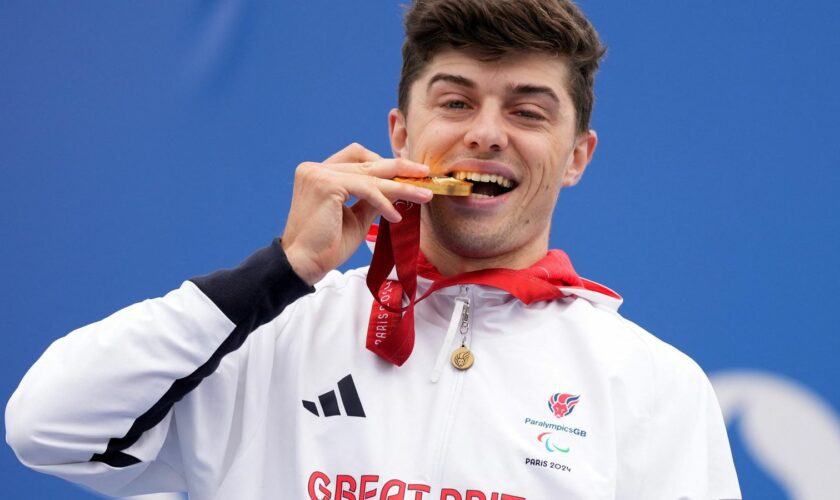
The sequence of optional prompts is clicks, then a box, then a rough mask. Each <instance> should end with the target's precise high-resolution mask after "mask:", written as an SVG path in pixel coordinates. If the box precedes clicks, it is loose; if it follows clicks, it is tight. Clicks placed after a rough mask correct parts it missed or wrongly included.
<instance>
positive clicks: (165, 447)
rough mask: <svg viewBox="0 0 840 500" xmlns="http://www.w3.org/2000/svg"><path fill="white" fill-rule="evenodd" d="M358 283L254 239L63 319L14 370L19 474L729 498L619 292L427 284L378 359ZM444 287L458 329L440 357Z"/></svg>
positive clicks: (658, 351) (228, 488) (478, 498)
mask: <svg viewBox="0 0 840 500" xmlns="http://www.w3.org/2000/svg"><path fill="white" fill-rule="evenodd" d="M365 276H366V269H359V270H354V271H350V272H348V273H345V274H340V273H338V272H332V273H330V274H329V275H327V277H326V278H325V279H324V280H323V281H322V282H321V283H319V284H318V286H317V287H316V289H317V290H316V291H314V292H312V291H311V289H309V288H308V287H307V286H306V285H305V284H304V283H303V282H302V281H301V280H300V279H299V278H298V277H297V276H296V275H294V273H293V272H292V271H291V269H290V268H289V266H288V263H287V262H286V260H285V256H284V255H283V254H282V250H281V249H280V246H279V244H278V242H276V241H275V242H274V243H273V244H272V245H271V246H270V247H268V248H266V249H263V250H261V251H259V252H257V253H256V254H254V256H252V257H251V258H250V259H249V260H247V261H245V262H244V263H243V264H242V265H241V266H240V267H238V268H236V269H234V270H230V271H220V272H218V273H215V274H213V275H210V276H208V277H204V278H199V279H195V280H192V281H187V282H185V283H184V284H183V285H182V286H181V287H180V288H179V289H177V290H174V291H172V292H170V293H169V294H167V295H166V296H164V297H162V298H159V299H154V300H147V301H144V302H141V303H139V304H135V305H132V306H130V307H127V308H125V309H123V310H121V311H119V312H117V313H115V314H114V315H112V316H110V317H108V318H106V319H104V320H102V321H99V322H97V323H94V324H91V325H88V326H86V327H83V328H80V329H79V330H76V331H74V332H72V333H70V334H69V335H67V336H66V337H64V338H62V339H59V340H58V341H56V342H55V343H54V344H53V345H51V346H50V348H49V349H48V350H47V351H46V352H45V353H44V355H43V356H42V357H41V359H40V360H39V361H38V362H37V363H36V364H35V365H34V366H33V367H32V368H31V369H30V371H29V372H28V373H27V374H26V376H25V377H24V379H23V381H22V382H21V384H20V387H19V388H18V389H17V391H16V392H15V393H14V395H13V396H12V398H11V400H10V401H9V404H8V407H7V409H6V428H7V441H8V443H9V444H10V445H11V446H12V447H13V448H14V450H15V453H16V454H17V456H18V457H19V458H20V460H21V461H22V462H23V463H24V464H26V465H27V466H29V467H31V468H33V469H36V470H39V471H42V472H45V473H48V474H53V475H56V476H60V477H63V478H66V479H68V480H70V481H74V482H77V483H80V484H83V485H86V486H89V487H91V488H93V489H95V490H98V491H101V492H104V493H106V494H111V495H132V494H140V493H147V492H153V491H176V490H188V491H189V492H190V498H194V499H269V498H270V499H293V500H300V499H316V498H317V499H336V500H342V499H353V500H356V499H358V500H365V499H376V500H397V499H406V500H421V499H422V500H438V499H440V500H517V499H528V500H551V499H566V498H568V499H576V498H580V499H639V500H650V499H678V498H679V499H712V498H714V499H718V498H727V499H729V498H740V492H739V488H738V483H737V479H736V475H735V469H734V466H733V463H732V456H731V453H730V450H729V445H728V441H727V437H726V429H725V427H724V424H723V421H722V418H721V414H720V409H719V407H718V404H717V401H716V399H715V395H714V393H713V391H712V388H711V386H710V384H709V382H708V380H707V378H706V376H705V375H704V374H703V372H702V371H701V369H700V368H699V367H698V366H697V365H696V364H695V363H694V362H693V361H692V360H691V359H689V358H688V357H686V356H685V355H683V354H681V353H680V352H678V351H677V350H676V349H674V348H673V347H671V346H669V345H667V344H665V343H663V342H661V341H660V340H658V339H656V338H655V337H653V336H652V335H650V334H649V333H647V332H646V331H644V330H642V329H641V328H639V327H638V326H636V325H635V324H633V323H631V322H629V321H627V320H625V319H623V318H622V317H621V316H620V315H619V314H618V313H617V312H616V310H615V309H616V308H617V305H618V303H620V301H618V300H616V299H614V298H611V297H608V296H606V295H601V294H598V293H595V292H592V291H589V290H584V289H570V290H564V291H565V292H567V293H569V294H570V295H569V296H568V298H567V299H564V300H558V301H552V302H540V303H536V304H532V305H530V306H526V305H524V304H523V303H521V302H519V301H518V300H516V299H514V298H513V297H511V296H510V295H509V294H508V293H507V292H504V291H501V290H498V289H494V288H488V287H484V286H478V285H468V286H463V285H462V286H456V287H451V288H445V289H442V290H439V291H437V292H434V293H433V294H432V295H431V296H430V297H429V298H428V299H426V300H425V301H423V302H420V303H419V304H418V305H417V308H416V311H415V322H416V332H417V335H416V345H415V347H414V352H413V354H412V356H411V358H410V359H409V360H408V362H406V363H405V365H403V366H402V367H395V366H393V365H391V364H389V363H387V362H385V361H383V360H382V359H380V358H378V357H377V356H376V355H374V354H373V353H371V352H370V351H368V350H366V349H365V348H364V342H365V335H366V332H367V326H368V319H369V316H370V310H371V303H372V299H371V296H370V293H369V291H368V289H367V288H366V285H365ZM429 285H430V283H429V282H428V281H427V280H423V279H422V278H421V279H420V281H419V285H418V286H419V292H420V293H422V292H423V290H424V289H425V288H427V287H428V286H429ZM459 295H460V296H462V301H463V298H464V297H465V298H468V299H469V313H470V314H469V321H470V333H469V335H468V336H467V337H466V338H463V339H462V338H461V335H460V334H457V335H454V336H453V337H452V339H451V345H446V346H444V345H443V343H444V339H445V337H446V335H445V334H446V332H447V329H448V325H449V323H450V316H451V315H452V313H453V309H454V305H455V303H456V298H457V297H458V296H459ZM298 297H299V298H298ZM296 299H297V300H296ZM281 310H282V313H280V314H279V315H277V313H278V312H279V311H281ZM462 341H464V342H466V344H467V345H468V347H469V348H470V349H471V350H472V352H473V353H474V354H475V364H474V366H472V368H470V369H468V370H465V371H459V370H456V369H455V368H453V366H452V365H451V364H449V363H448V358H447V362H446V364H445V365H443V369H442V371H441V372H440V376H439V380H437V382H432V381H431V380H430V379H431V378H432V372H433V369H434V367H435V364H436V361H437V359H438V354H439V352H440V351H441V350H443V351H444V353H447V354H448V353H449V352H451V351H452V350H454V349H455V348H456V347H458V346H460V345H461V342H462ZM564 403H565V405H564ZM555 409H556V410H557V415H560V416H559V417H558V416H556V415H555Z"/></svg>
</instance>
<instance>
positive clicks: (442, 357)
mask: <svg viewBox="0 0 840 500" xmlns="http://www.w3.org/2000/svg"><path fill="white" fill-rule="evenodd" d="M469 291H470V287H469V285H461V289H460V293H459V294H458V296H457V297H456V298H455V307H454V309H453V311H452V317H451V318H450V320H449V327H448V328H447V331H446V338H445V340H444V341H443V345H442V346H441V349H440V352H438V358H437V362H436V363H435V369H434V370H433V372H432V382H437V381H438V380H440V376H441V374H442V373H443V370H444V368H445V367H446V363H447V361H449V359H450V355H451V353H452V351H453V350H454V347H453V343H454V340H455V334H456V333H459V334H460V335H461V344H465V343H466V342H467V341H468V340H469V339H468V335H469V332H470V327H471V326H472V325H471V322H470V297H469ZM453 371H456V370H453ZM448 382H450V384H451V385H449V387H448V388H447V389H448V392H449V394H448V401H446V402H445V404H444V406H443V407H442V409H443V410H444V411H443V412H441V413H442V415H441V416H442V419H443V420H442V427H441V428H440V431H439V432H440V434H439V435H438V437H437V439H436V440H435V441H436V443H435V444H436V446H435V448H434V458H433V468H432V478H431V479H432V484H435V485H437V487H440V481H441V477H442V475H443V461H444V459H445V457H446V454H447V451H448V449H449V433H450V431H451V429H452V424H453V422H454V420H455V412H456V410H457V407H458V404H457V403H458V396H459V394H460V392H461V387H462V385H463V382H464V378H463V377H457V376H456V377H452V378H451V379H449V381H448Z"/></svg>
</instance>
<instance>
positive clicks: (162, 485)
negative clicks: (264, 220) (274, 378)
mask: <svg viewBox="0 0 840 500" xmlns="http://www.w3.org/2000/svg"><path fill="white" fill-rule="evenodd" d="M312 291H314V289H313V288H312V287H310V286H309V285H307V284H306V283H305V282H303V281H302V280H301V279H300V278H299V277H298V276H297V275H296V274H295V273H294V271H293V270H292V269H291V267H290V265H289V263H288V261H287V260H286V257H285V254H284V253H283V250H282V248H281V246H280V241H279V240H275V241H273V242H272V244H271V245H270V246H268V247H266V248H263V249H261V250H259V251H257V252H256V253H255V254H253V255H252V256H251V257H249V258H248V259H247V260H245V261H244V262H243V263H242V264H240V265H239V266H238V267H236V268H234V269H230V270H223V271H218V272H216V273H213V274H211V275H208V276H204V277H200V278H194V279H191V280H189V281H186V282H184V283H183V285H182V286H181V287H180V288H178V289H177V290H174V291H172V292H170V293H168V294H167V295H166V296H164V297H162V298H157V299H152V300H146V301H143V302H141V303H138V304H134V305H132V306H129V307H127V308H125V309H123V310H121V311H118V312H117V313H115V314H113V315H111V316H109V317H108V318H105V319H103V320H101V321H99V322H96V323H93V324H91V325H88V326H85V327H82V328H80V329H78V330H75V331H73V332H71V333H70V334H68V335H67V336H66V337H64V338H61V339H59V340H57V341H56V342H54V343H53V344H52V345H51V346H50V347H49V348H48V349H47V351H46V352H45V353H44V354H43V355H42V356H41V358H40V359H39V360H38V361H37V362H36V363H35V364H34V365H33V366H32V368H30V370H29V371H28V372H27V374H26V375H25V376H24V378H23V380H22V381H21V383H20V385H19V387H18V388H17V390H16V391H15V392H14V394H13V395H12V397H11V399H10V400H9V403H8V405H7V407H6V441H7V442H8V443H9V445H10V446H11V447H12V448H13V449H14V451H15V454H16V455H17V457H18V458H19V459H20V461H21V462H23V463H24V464H25V465H27V466H28V467H31V468H33V469H35V470H38V471H41V472H45V473H48V474H53V475H56V476H60V477H63V478H65V479H69V480H71V481H74V482H77V483H80V484H83V485H85V486H88V487H91V488H93V489H96V490H98V491H101V492H103V493H107V494H114V495H122V494H135V493H137V492H138V491H135V488H133V487H132V483H134V482H135V481H137V480H138V478H141V477H142V483H143V488H144V489H149V491H152V490H158V491H177V490H183V489H184V487H185V485H184V479H183V477H184V475H183V472H182V466H181V463H180V458H179V453H178V451H177V450H178V446H177V435H176V434H177V432H176V431H175V430H174V426H172V425H170V424H171V420H172V417H171V415H172V412H171V409H172V406H173V405H174V404H175V403H176V402H177V401H179V400H180V399H181V398H183V397H184V396H185V395H186V394H188V393H189V392H190V391H191V390H193V389H194V388H195V387H197V386H198V385H199V384H200V383H201V381H202V379H204V378H205V377H207V376H208V375H210V374H211V373H213V372H214V370H216V368H217V367H218V366H219V363H220V361H221V360H222V358H223V357H224V356H225V355H227V354H229V353H231V352H233V351H235V350H236V349H238V348H239V347H240V346H242V344H243V342H244V341H245V339H246V338H247V337H248V335H249V334H250V333H251V332H252V331H254V330H255V329H256V328H258V327H259V326H260V325H262V324H264V323H266V322H268V321H271V320H272V319H273V318H275V317H276V316H277V315H279V314H280V312H281V311H282V310H283V309H284V308H285V306H286V305H288V304H291V303H292V302H294V301H295V300H297V299H298V298H299V297H301V296H303V295H305V294H307V293H310V292H312Z"/></svg>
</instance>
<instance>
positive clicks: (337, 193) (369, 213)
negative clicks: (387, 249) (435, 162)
mask: <svg viewBox="0 0 840 500" xmlns="http://www.w3.org/2000/svg"><path fill="white" fill-rule="evenodd" d="M428 175H429V167H428V166H426V165H422V164H420V163H415V162H412V161H409V160H405V159H401V158H395V159H394V158H382V157H381V156H379V155H378V154H376V153H374V152H373V151H370V150H368V149H365V148H364V147H362V146H361V145H359V144H351V145H350V146H347V147H346V148H344V149H342V150H341V151H339V152H338V153H336V154H334V155H333V156H331V157H329V158H328V159H327V160H326V161H324V162H323V163H314V162H304V163H301V164H300V165H298V167H297V170H296V171H295V185H294V190H293V193H292V205H291V208H290V209H289V218H288V220H287V221H286V228H285V230H284V231H283V238H282V244H283V250H284V251H285V252H286V256H287V258H288V259H289V264H291V266H292V269H294V270H295V272H296V273H297V274H298V276H300V277H301V278H302V279H303V280H304V281H306V282H307V283H309V284H310V285H313V284H315V282H317V281H318V280H320V279H321V278H323V277H324V275H325V274H327V272H329V271H330V270H332V269H335V268H336V267H338V266H339V265H341V264H342V263H343V262H344V261H346V260H347V259H348V258H350V256H351V255H352V254H353V252H355V251H356V249H357V248H358V247H359V245H360V244H361V243H362V241H363V240H364V238H365V235H366V234H367V232H368V228H369V227H370V225H371V224H372V223H373V220H374V219H375V218H376V216H377V215H380V214H381V215H382V216H383V217H384V218H385V219H387V220H388V221H391V222H398V221H399V220H400V218H401V217H400V214H399V212H398V211H397V209H396V208H394V206H393V205H392V203H393V202H394V201H396V200H398V199H400V200H406V201H412V202H415V203H426V202H428V201H429V200H431V199H432V192H431V191H429V190H428V189H425V188H421V187H416V186H411V185H409V184H403V183H400V182H395V181H392V180H391V178H393V177H395V176H401V177H426V176H428ZM351 197H356V198H357V201H356V202H355V203H354V204H353V205H351V206H347V205H345V203H347V202H348V201H349V200H350V198H351Z"/></svg>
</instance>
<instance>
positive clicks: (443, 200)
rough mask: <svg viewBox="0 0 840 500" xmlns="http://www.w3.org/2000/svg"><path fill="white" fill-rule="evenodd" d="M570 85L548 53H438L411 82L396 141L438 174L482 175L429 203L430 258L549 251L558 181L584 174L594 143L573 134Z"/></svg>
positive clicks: (393, 120) (396, 117)
mask: <svg viewBox="0 0 840 500" xmlns="http://www.w3.org/2000/svg"><path fill="white" fill-rule="evenodd" d="M567 82H568V69H567V67H566V64H565V62H563V61H562V60H561V59H558V58H556V57H551V56H548V55H545V54H541V53H531V54H520V55H516V56H510V57H506V58H503V59H501V60H498V61H492V62H482V61H480V60H478V59H476V58H475V57H473V56H471V55H470V54H469V53H467V52H463V51H456V50H449V51H445V52H441V53H440V54H438V55H437V56H435V57H434V58H433V59H432V61H431V62H430V63H429V65H428V66H427V68H426V69H425V71H424V72H423V74H422V75H421V76H420V78H418V79H417V81H415V82H414V83H413V85H412V86H411V89H410V98H409V104H408V110H407V116H403V114H402V113H400V112H399V111H398V110H392V111H391V114H390V116H389V124H390V134H391V145H392V147H393V149H394V152H395V154H396V155H397V156H400V157H407V158H409V159H411V160H414V161H418V162H422V163H426V164H428V165H430V166H431V167H432V169H433V172H434V173H435V174H436V175H451V176H459V177H463V176H465V175H466V176H467V179H468V180H474V179H480V180H481V181H484V182H476V183H474V188H473V193H474V194H473V195H471V196H469V197H451V196H435V197H434V199H433V200H432V201H431V202H430V203H429V204H428V205H426V206H425V208H424V210H423V216H422V226H421V227H422V229H421V231H422V233H421V245H422V248H423V251H424V252H425V253H426V254H427V255H430V254H431V255H441V254H445V255H446V257H449V258H454V259H460V260H466V261H470V260H473V261H477V260H485V261H486V260H491V261H495V263H497V264H498V263H503V264H505V265H506V266H507V267H525V266H528V265H530V264H532V263H533V262H534V261H536V260H538V259H539V258H541V257H542V256H543V255H544V254H545V251H546V249H547V247H548V231H549V228H550V226H551V215H552V212H553V210H554V205H555V203H556V201H557V196H558V193H559V192H560V188H561V187H565V186H571V185H573V184H575V183H576V182H577V181H578V179H579V178H580V176H581V175H582V174H583V171H584V169H585V168H586V165H587V163H588V162H589V160H590V158H591V156H592V152H593V150H594V149H595V144H596V142H597V141H596V138H595V134H594V132H588V133H584V134H577V133H576V122H575V108H574V104H573V102H572V100H571V97H570V96H569V93H568V91H567ZM477 175H481V176H483V178H482V177H475V176H477ZM436 264H437V263H436ZM466 267H475V266H466ZM478 267H481V266H480V265H479V266H478ZM459 270H461V271H463V270H468V269H459Z"/></svg>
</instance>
